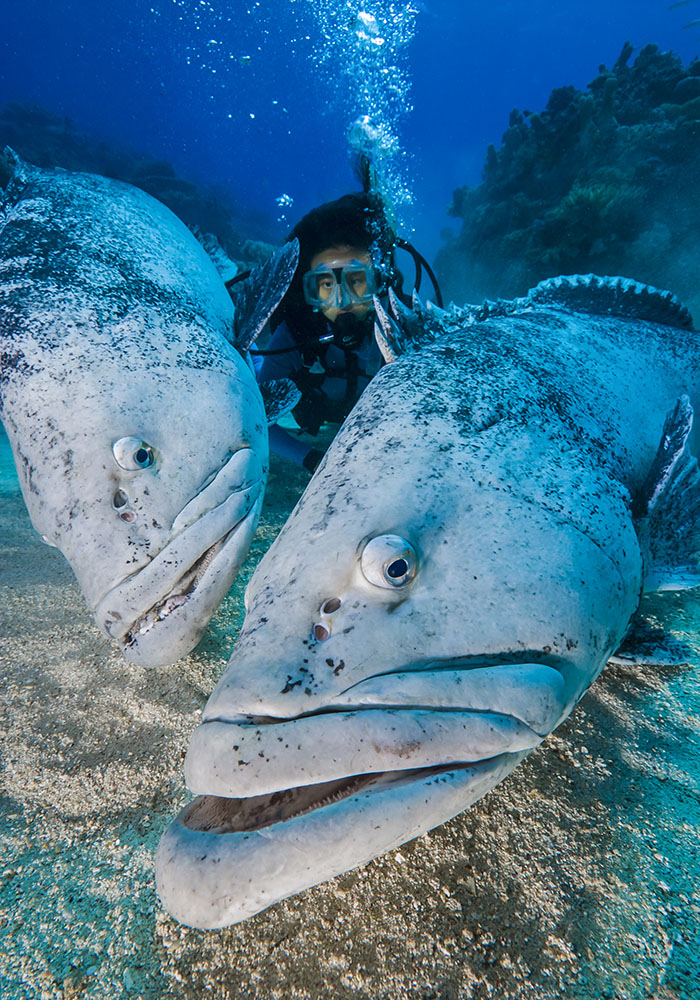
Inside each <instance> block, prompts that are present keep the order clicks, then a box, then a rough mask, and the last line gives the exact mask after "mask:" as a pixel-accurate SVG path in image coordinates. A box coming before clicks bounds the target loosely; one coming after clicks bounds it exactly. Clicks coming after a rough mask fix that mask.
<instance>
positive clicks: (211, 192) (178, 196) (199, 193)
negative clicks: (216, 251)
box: [0, 103, 271, 266]
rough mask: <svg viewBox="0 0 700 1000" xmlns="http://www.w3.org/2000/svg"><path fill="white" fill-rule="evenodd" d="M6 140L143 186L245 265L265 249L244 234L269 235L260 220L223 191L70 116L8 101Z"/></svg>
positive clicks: (1, 142)
mask: <svg viewBox="0 0 700 1000" xmlns="http://www.w3.org/2000/svg"><path fill="white" fill-rule="evenodd" d="M5 145H7V146H11V147H12V148H13V149H14V150H15V151H16V152H17V153H19V155H20V156H22V157H24V159H26V160H27V161H28V162H30V163H34V164H36V165H37V166H40V167H64V168H66V169H67V170H83V171H87V172H89V173H95V174H103V175H105V176H106V177H113V178H116V179H117V180H122V181H128V183H130V184H133V185H135V186H136V187H139V188H142V189H143V190H144V191H147V192H148V193H149V194H150V195H153V197H154V198H158V200H159V201H162V202H163V203H164V204H165V205H167V206H168V208H170V209H171V211H173V212H174V213H175V214H176V215H177V216H179V217H180V218H181V219H182V221H183V222H184V223H185V224H186V225H188V226H190V228H193V229H194V228H197V229H199V230H201V231H202V232H204V233H212V234H213V235H215V236H216V238H217V239H218V241H219V243H220V244H221V246H222V247H223V248H224V250H225V251H226V253H227V254H228V255H229V257H231V258H232V259H233V260H236V261H237V262H240V263H241V264H243V265H245V266H249V265H250V264H255V263H258V262H259V260H260V259H261V258H264V257H265V256H267V255H269V250H270V249H271V248H270V247H269V245H268V244H266V243H254V242H253V241H251V240H249V238H248V237H249V235H250V230H251V228H253V229H257V235H258V236H259V237H262V238H265V237H267V236H268V233H267V227H266V225H265V222H264V220H262V219H255V220H253V219H252V218H251V215H250V213H247V212H245V211H244V210H243V209H241V208H240V206H237V205H236V204H235V203H234V202H233V200H232V199H231V197H230V195H229V194H228V192H227V191H224V190H222V189H219V188H215V187H208V188H201V187H198V186H196V185H195V184H192V183H190V182H189V181H187V180H184V179H183V178H182V177H178V175H177V174H176V172H175V169H174V168H173V167H172V166H171V164H170V163H167V162H166V161H164V160H154V159H149V158H148V157H145V156H144V155H142V154H140V153H137V152H134V151H131V150H125V149H117V148H115V147H113V146H111V145H109V144H108V143H106V142H101V141H99V140H97V139H94V138H92V137H91V136H89V135H85V134H83V133H81V132H79V131H78V130H77V129H76V128H75V126H74V125H73V123H72V122H71V120H70V119H69V118H63V117H59V116H57V115H54V114H52V113H51V112H50V111H47V110H46V109H45V108H42V107H40V106H38V105H33V104H23V103H9V104H6V105H5V106H4V107H3V108H2V109H0V147H2V146H5ZM261 248H263V249H262V250H261Z"/></svg>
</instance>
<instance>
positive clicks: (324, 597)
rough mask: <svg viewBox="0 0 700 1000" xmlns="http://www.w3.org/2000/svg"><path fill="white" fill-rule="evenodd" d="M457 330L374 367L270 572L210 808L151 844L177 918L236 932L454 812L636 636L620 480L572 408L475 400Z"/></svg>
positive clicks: (258, 585) (255, 581)
mask: <svg viewBox="0 0 700 1000" xmlns="http://www.w3.org/2000/svg"><path fill="white" fill-rule="evenodd" d="M496 334H497V331H494V333H493V337H494V354H493V357H494V358H496V357H497V356H498V347H497V337H496ZM461 336H462V339H461V341H460V343H459V345H458V346H459V349H458V350H456V349H455V345H454V342H453V341H452V342H451V345H450V346H449V348H447V349H446V348H445V346H444V344H443V343H442V342H436V343H435V344H433V345H432V346H429V347H426V348H424V349H423V350H421V351H420V352H409V353H407V354H404V355H402V356H400V357H398V358H396V359H395V360H393V361H392V363H391V364H389V365H387V366H386V367H385V368H384V369H382V371H380V373H379V374H378V375H377V376H376V378H375V379H374V380H373V381H372V382H371V383H370V385H369V387H368V389H367V390H366V391H365V393H364V394H363V396H362V398H361V399H360V401H359V403H358V404H357V406H356V407H355V409H354V410H353V412H352V414H351V415H350V417H349V418H348V420H347V421H346V423H345V425H344V426H343V428H342V429H341V431H340V433H339V435H338V436H337V438H336V439H335V441H334V442H333V444H332V446H331V448H330V450H329V451H328V453H327V455H326V457H325V459H324V461H323V463H322V464H321V466H320V467H319V469H318V471H317V472H316V474H315V476H314V477H313V479H312V480H311V482H310V483H309V486H308V488H307V490H306V492H305V493H304V495H303V497H302V498H301V500H300V501H299V503H298V505H297V507H296V509H295V510H294V512H293V513H292V515H291V516H290V518H289V521H288V522H287V524H286V525H285V527H284V529H283V530H282V532H281V534H280V535H279V537H278V538H277V539H276V541H275V542H274V544H273V545H272V547H271V548H270V550H269V552H268V553H267V555H266V556H265V557H264V559H263V560H262V561H261V563H260V564H259V566H258V567H257V569H256V571H255V574H254V576H253V578H252V580H251V582H250V584H249V586H248V590H247V595H246V606H247V615H246V619H245V623H244V626H243V629H242V632H241V635H240V637H239V639H238V642H237V644H236V646H235V648H234V651H233V655H232V656H231V659H230V662H229V665H228V668H227V670H226V671H225V673H224V675H223V676H222V678H221V680H220V682H219V684H218V686H217V687H216V689H215V691H214V693H213V694H212V696H211V698H210V700H209V702H208V704H207V705H206V707H205V709H204V713H203V719H202V723H201V724H200V725H199V727H198V728H197V729H196V730H195V733H194V736H193V739H192V743H191V746H190V750H189V753H188V755H187V760H186V764H185V776H186V780H187V784H188V786H189V788H190V789H191V790H192V791H193V792H195V793H196V794H197V795H198V798H196V799H195V800H194V802H192V803H191V804H190V805H189V806H188V807H186V809H185V810H184V811H183V812H182V813H181V814H180V816H179V817H178V818H177V820H175V822H174V823H172V824H171V826H170V827H169V829H168V830H167V831H166V833H165V835H164V837H163V840H162V841H161V845H160V848H159V855H158V861H157V877H158V886H159V892H160V894H161V898H162V900H163V902H164V904H165V906H166V908H167V909H168V910H169V911H170V912H171V913H172V914H173V915H174V916H175V917H176V918H177V919H179V920H181V921H182V922H184V923H188V924H194V925H196V926H200V927H215V926H221V925H223V924H227V923H232V922H235V921H237V920H241V919H244V918H245V917H247V916H250V915H251V914H252V913H255V912H257V911H258V910H260V909H263V908H265V907H266V906H268V905H269V904H270V903H272V902H274V901H276V900H278V899H281V898H284V897H285V896H288V895H290V894H291V893H294V892H297V891H299V890H300V889H302V888H304V887H307V886H309V885H313V884H315V883H317V882H319V881H322V880H324V879H326V878H329V877H330V876H332V875H334V874H337V873H339V872H342V871H345V870H347V869H349V868H351V867H354V866H356V865H358V864H360V863H362V862H364V861H366V860H368V859H369V858H372V857H375V856H377V855H378V854H380V853H381V852H383V851H386V850H388V849H389V848H391V847H395V846H397V845H398V844H400V843H403V842H405V841H406V840H409V839H411V838H412V837H414V836H416V835H417V834H419V833H422V832H424V831H425V830H427V829H430V828H431V827H433V826H435V825H437V824H438V823H440V822H443V821H444V820H446V819H448V818H450V817H451V816H453V815H455V814H456V813H458V812H460V811H461V810H462V809H464V808H465V807H466V806H468V805H469V804H470V803H471V802H473V801H475V800H476V799H478V798H479V797H480V796H481V795H483V794H484V793H485V792H486V791H487V790H488V789H490V788H491V787H493V786H494V785H495V784H496V783H497V782H498V781H499V780H500V779H501V778H502V777H503V776H504V775H505V774H507V773H508V772H509V771H510V770H511V769H512V768H513V767H514V766H515V764H516V763H517V762H518V761H520V760H521V759H522V758H523V756H524V755H526V754H527V753H528V752H529V751H530V750H532V749H533V747H535V746H536V745H537V744H538V743H539V742H540V741H541V740H542V738H543V737H544V736H545V735H546V734H547V733H549V732H551V730H552V729H554V727H555V726H556V725H558V724H559V722H561V720H562V719H563V718H564V717H565V716H566V715H567V714H568V713H569V712H570V710H571V708H572V707H573V705H574V704H575V702H576V700H577V699H578V698H579V696H580V695H581V693H582V692H583V691H584V690H585V688H586V687H587V686H588V685H589V684H590V683H591V681H592V680H593V678H594V677H595V676H596V675H597V673H598V672H599V671H600V669H601V668H602V666H603V664H604V663H605V662H606V660H607V658H608V657H609V655H610V654H611V653H612V651H613V650H614V649H615V648H616V647H617V646H618V644H619V643H620V640H621V638H622V636H623V634H624V632H625V629H626V626H627V623H628V621H629V619H630V616H631V615H632V613H633V612H634V610H635V607H636V605H637V602H638V598H639V589H640V581H641V560H640V552H639V545H638V543H637V539H636V536H635V533H634V529H633V525H632V520H631V518H630V515H629V508H628V503H627V500H628V497H627V496H626V493H625V489H624V488H623V487H622V486H621V485H620V483H619V482H617V481H615V480H614V477H613V476H611V474H610V471H609V469H608V468H604V467H601V466H600V465H599V463H598V461H597V459H595V458H594V457H593V456H592V453H591V452H589V451H588V450H587V448H586V447H584V446H583V445H581V444H580V442H579V441H578V440H577V436H576V434H572V431H571V425H570V421H569V419H568V418H567V416H566V414H563V413H562V412H561V405H560V404H557V405H556V406H554V407H552V406H550V407H549V410H548V411H547V410H545V412H544V413H541V414H540V417H539V418H538V419H537V420H531V421H530V420H528V419H526V416H525V414H526V413H527V411H528V409H529V404H526V403H525V402H524V400H523V399H522V398H519V400H515V401H514V402H513V406H512V407H511V408H510V413H509V411H508V409H507V408H506V407H505V406H502V405H501V403H502V402H503V396H504V394H507V392H508V391H509V389H508V380H507V379H506V378H505V376H504V377H503V379H502V380H501V381H500V382H499V378H498V373H497V372H496V373H494V380H493V384H494V386H498V388H494V393H493V395H492V396H491V395H490V393H489V391H488V389H489V388H491V384H489V387H488V388H487V391H486V392H485V393H484V394H483V395H480V393H479V392H478V391H477V390H476V389H475V388H473V385H474V383H473V382H472V381H471V380H470V379H469V378H467V377H465V369H464V364H465V359H467V358H469V355H470V351H471V348H472V346H473V345H472V344H471V343H470V336H471V335H470V334H469V331H468V330H467V331H463V333H462V335H461ZM473 336H474V337H475V338H476V337H478V338H479V343H480V344H481V348H480V349H482V348H483V343H484V339H485V338H487V331H484V330H479V332H478V334H476V333H475V334H474V335H473ZM475 343H476V340H475ZM492 360H493V359H492ZM511 384H514V382H513V380H512V379H511ZM528 392H532V393H535V394H540V390H539V389H538V388H537V387H530V388H526V389H525V394H526V395H527V393H528ZM499 397H500V398H499ZM516 404H517V405H516ZM538 405H540V406H544V405H545V403H544V401H543V400H542V399H540V400H539V403H538ZM518 408H520V412H518Z"/></svg>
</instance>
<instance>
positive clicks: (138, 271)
mask: <svg viewBox="0 0 700 1000" xmlns="http://www.w3.org/2000/svg"><path fill="white" fill-rule="evenodd" d="M0 182H2V186H1V187H0V197H1V200H2V208H3V214H2V219H1V224H0V258H1V259H2V268H1V271H0V320H1V322H0V348H1V355H2V369H1V370H0V375H1V379H0V388H1V390H2V391H1V395H0V415H1V416H2V419H3V422H4V424H5V427H6V429H7V433H8V436H9V438H10V442H11V444H12V448H13V452H14V456H15V461H16V465H17V470H18V474H19V478H20V484H21V487H22V491H23V494H24V498H25V501H26V503H27V508H28V510H29V514H30V516H31V519H32V523H33V524H34V527H35V528H36V529H37V531H38V532H39V533H40V534H41V536H42V537H43V538H44V540H45V541H46V542H47V543H48V544H50V545H54V546H57V547H58V548H59V549H60V550H61V552H62V553H63V554H64V555H65V557H66V558H67V560H68V562H69V563H70V565H71V567H72V569H73V571H74V572H75V575H76V577H77V580H78V583H79V584H80V587H81V589H82V591H83V594H84V596H85V598H86V600H87V602H88V604H89V606H90V608H91V609H92V611H93V613H94V615H95V618H96V620H97V623H98V625H99V626H100V627H101V628H102V629H103V630H104V631H105V632H106V633H107V634H108V635H109V636H111V637H112V638H113V639H114V640H116V642H117V643H118V645H119V647H120V648H121V650H122V651H123V653H124V655H125V656H126V657H127V659H129V660H131V661H132V662H134V663H139V664H145V665H158V664H165V663H170V662H173V661H174V660H176V659H178V657H180V656H182V655H183V654H185V653H187V652H189V651H190V650H191V649H192V648H193V647H194V645H195V644H196V643H197V641H198V640H199V638H200V637H201V634H202V632H203V630H204V628H205V626H206V624H207V622H208V621H209V618H210V617H211V614H212V613H213V611H214V610H215V609H216V607H217V606H218V604H219V603H220V602H221V600H222V598H223V597H224V596H225V594H226V592H227V590H228V588H229V587H230V585H231V583H232V581H233V578H234V577H235V575H236V573H237V571H238V568H239V567H240V564H241V562H242V560H243V558H244V556H245V555H246V553H247V550H248V546H249V544H250V540H251V537H252V534H253V532H254V530H255V526H256V522H257V518H258V514H259V511H260V506H261V502H262V496H263V491H264V486H265V479H266V474H267V468H268V443H267V419H266V414H265V410H264V407H263V402H262V397H261V394H260V391H259V389H258V386H257V384H256V380H255V377H254V374H253V371H252V366H251V364H250V360H249V357H248V354H247V348H248V347H249V346H250V344H251V343H252V341H253V340H254V339H255V336H256V335H257V333H258V332H259V330H260V329H261V327H262V326H263V324H264V323H265V321H266V319H267V318H268V316H269V315H270V313H271V312H272V310H273V309H274V308H275V306H276V305H277V303H278V302H279V300H280V298H281V297H282V295H283V294H284V292H285V290H286V288H287V285H288V283H289V280H290V278H291V275H292V274H293V272H294V268H295V266H296V246H294V245H291V244H290V245H288V246H287V247H286V248H285V249H284V250H282V251H280V252H278V253H277V254H275V255H273V257H272V258H271V259H270V260H269V261H268V262H267V263H266V264H264V265H262V266H261V267H260V268H258V269H257V270H255V271H254V272H253V273H252V274H251V275H250V277H249V278H248V280H247V282H245V283H243V284H242V285H241V291H240V292H239V295H238V298H237V302H236V306H235V307H234V304H233V302H232V300H231V297H230V296H229V294H228V292H227V290H226V287H225V286H224V283H223V280H222V279H221V278H220V276H219V274H218V273H217V271H216V269H215V267H214V265H213V263H212V261H211V259H210V258H209V256H208V255H207V254H206V253H205V252H204V250H203V248H202V246H201V245H200V243H199V242H198V241H197V240H196V239H195V237H194V236H193V235H192V233H191V232H190V231H189V230H188V229H187V228H186V227H185V226H184V225H183V224H182V223H181V222H180V221H179V220H178V219H177V218H176V217H175V216H174V215H173V214H172V213H171V212H170V211H169V210H168V209H167V208H166V207H165V206H164V205H161V204H160V203H158V202H157V201H155V200H154V199H153V198H151V197H150V196H148V195H147V194H145V193H144V192H142V191H139V190H137V189H135V188H133V187H130V186H129V185H126V184H121V183H119V182H116V181H113V180H110V179H108V178H104V177H96V176H92V175H88V174H73V173H69V172H67V171H62V170H40V169H38V168H36V167H32V166H30V165H28V164H25V163H23V162H22V161H21V160H20V159H19V158H18V157H17V156H16V155H15V154H13V153H12V151H11V150H6V151H5V153H4V154H2V156H1V157H0Z"/></svg>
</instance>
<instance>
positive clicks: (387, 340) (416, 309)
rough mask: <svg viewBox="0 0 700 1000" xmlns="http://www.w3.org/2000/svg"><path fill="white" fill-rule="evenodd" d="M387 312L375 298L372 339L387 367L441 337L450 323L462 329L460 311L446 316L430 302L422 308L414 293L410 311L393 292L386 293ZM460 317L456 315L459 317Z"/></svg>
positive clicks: (462, 320)
mask: <svg viewBox="0 0 700 1000" xmlns="http://www.w3.org/2000/svg"><path fill="white" fill-rule="evenodd" d="M388 300H389V310H390V311H389V312H387V310H386V309H385V308H384V306H383V305H382V302H381V300H380V299H379V298H377V297H376V296H375V298H374V308H375V315H376V322H375V324H374V335H375V338H376V341H377V344H378V345H379V350H380V351H381V352H382V357H383V358H384V360H385V362H386V363H387V364H389V363H390V362H392V361H395V360H396V359H397V358H398V357H399V355H401V354H405V353H406V351H410V350H416V349H420V348H421V347H423V346H424V345H425V344H429V343H431V342H432V341H433V340H435V338H436V337H438V336H440V334H441V333H444V332H445V330H446V329H447V328H448V325H449V323H451V322H457V324H458V325H463V323H464V317H463V315H462V313H461V311H459V310H456V309H454V310H453V311H452V312H448V311H447V310H445V309H438V307H437V306H433V304H432V303H431V302H429V303H428V304H427V306H424V305H423V303H422V302H421V301H420V299H419V298H418V296H417V294H416V293H415V292H414V293H413V308H412V309H409V308H408V306H405V305H404V304H403V302H402V301H401V299H400V298H399V297H398V295H397V294H396V293H395V292H394V290H393V288H390V289H389V292H388ZM458 313H459V315H458Z"/></svg>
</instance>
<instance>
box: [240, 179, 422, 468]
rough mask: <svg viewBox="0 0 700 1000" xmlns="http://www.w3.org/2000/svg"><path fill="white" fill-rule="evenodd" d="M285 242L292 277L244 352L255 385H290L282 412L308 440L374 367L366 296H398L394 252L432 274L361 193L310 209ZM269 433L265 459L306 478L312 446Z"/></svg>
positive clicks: (343, 407) (374, 201) (277, 430)
mask: <svg viewBox="0 0 700 1000" xmlns="http://www.w3.org/2000/svg"><path fill="white" fill-rule="evenodd" d="M294 238H297V239H298V240H299V264H298V266H297V270H296V272H295V274H294V277H293V279H292V282H291V284H290V286H289V289H288V291H287V293H286V294H285V296H284V298H283V299H282V302H281V303H280V305H279V307H278V309H277V310H276V312H275V314H274V315H273V317H272V320H271V325H272V329H273V333H272V336H271V338H270V341H269V344H268V345H267V347H266V349H265V350H255V349H253V350H252V351H251V354H252V355H253V361H254V365H255V369H256V375H257V378H258V381H259V382H266V381H268V380H274V379H283V378H288V379H291V380H292V381H293V382H294V383H295V385H296V386H297V388H298V389H299V391H300V392H301V399H300V401H299V402H298V403H297V405H296V406H295V407H294V409H293V410H292V414H293V416H294V419H295V420H296V422H297V424H298V425H299V427H300V428H301V430H302V431H306V432H307V433H308V434H310V435H311V436H312V437H313V436H316V435H317V434H318V432H319V430H320V427H321V425H322V424H323V423H325V422H327V423H337V424H340V423H342V422H343V420H344V419H345V417H346V416H347V415H348V413H349V412H350V410H351V409H352V407H353V406H354V405H355V403H356V402H357V400H358V399H359V397H360V395H361V394H362V392H363V390H364V389H365V387H366V386H367V384H368V383H369V381H370V379H371V378H372V377H373V376H374V375H376V373H377V372H378V371H379V369H380V367H381V366H382V364H383V359H382V356H381V353H380V350H379V347H378V346H377V343H376V340H375V338H374V319H375V314H374V297H375V296H379V297H381V296H383V295H385V294H386V293H387V291H388V288H389V287H390V286H392V287H393V288H394V290H395V291H396V292H397V294H398V295H399V297H403V296H402V293H401V275H400V274H399V273H398V272H397V271H396V270H395V268H394V262H393V253H394V247H395V246H397V245H398V246H403V247H405V248H406V249H409V250H410V251H411V252H412V254H413V255H414V260H415V261H416V271H417V275H418V274H419V268H420V264H421V263H422V264H423V265H424V266H425V267H426V269H427V271H428V273H429V274H430V276H431V278H433V275H432V272H431V271H430V268H429V266H428V265H427V263H426V262H425V260H424V259H423V258H422V257H420V255H419V254H417V253H416V252H415V251H414V250H413V248H412V247H410V245H409V244H405V243H404V242H403V241H397V240H396V238H395V236H394V233H393V232H392V230H391V227H390V225H389V223H388V222H387V218H386V214H385V211H384V207H383V203H382V201H381V199H380V198H379V197H378V196H377V195H375V194H373V193H371V192H370V193H364V194H359V193H358V194H348V195H344V196H343V197H342V198H338V199H337V200H336V201H331V202H327V203H326V204H324V205H320V206H319V207H318V208H314V209H312V211H310V212H309V213H308V214H307V215H305V216H304V217H303V218H302V219H301V220H300V221H299V222H298V223H297V225H296V226H295V227H294V229H293V230H292V232H291V233H290V234H289V236H288V238H287V241H290V240H292V239H294ZM433 280H434V278H433ZM436 290H437V296H438V299H439V289H436ZM404 301H405V299H404ZM269 432H270V450H271V451H272V452H274V453H275V454H276V455H279V456H281V457H283V458H287V459H290V460H291V461H292V462H295V463H296V464H297V465H302V466H304V468H306V469H307V470H308V471H309V472H313V471H314V470H315V469H316V467H317V466H318V464H319V462H320V460H321V458H322V457H323V453H324V452H323V451H322V450H321V449H319V448H315V447H313V446H312V445H310V444H308V443H307V442H305V441H302V440H301V439H300V438H298V437H296V436H294V434H293V433H290V432H289V431H288V430H286V429H285V428H283V427H281V426H280V425H279V424H273V425H272V426H271V427H270V429H269Z"/></svg>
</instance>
